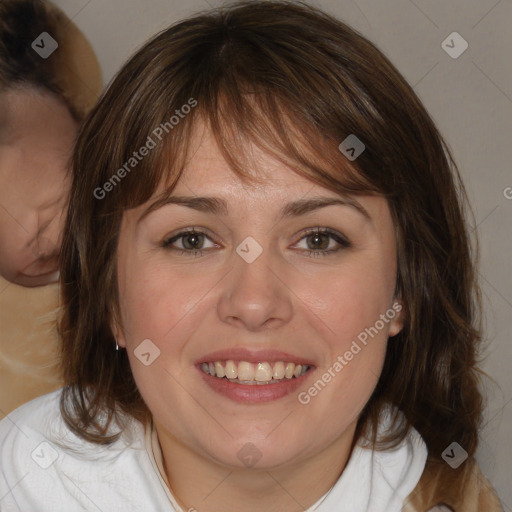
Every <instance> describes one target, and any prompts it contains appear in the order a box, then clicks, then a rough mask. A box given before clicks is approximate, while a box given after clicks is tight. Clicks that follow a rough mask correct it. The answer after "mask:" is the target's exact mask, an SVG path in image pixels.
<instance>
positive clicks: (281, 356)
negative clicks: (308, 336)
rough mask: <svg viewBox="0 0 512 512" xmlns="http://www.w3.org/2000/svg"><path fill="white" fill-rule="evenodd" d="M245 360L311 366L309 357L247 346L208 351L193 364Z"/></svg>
mask: <svg viewBox="0 0 512 512" xmlns="http://www.w3.org/2000/svg"><path fill="white" fill-rule="evenodd" d="M227 360H232V361H247V362H248V363H262V362H268V363H275V362H277V361H283V362H291V363H296V364H302V365H309V366H313V363H312V362H311V360H310V359H306V358H304V357H300V356H296V355H294V354H290V353H288V352H282V351H280V350H270V349H267V350H252V349H248V348H242V347H239V348H229V349H224V350H216V351H215V352H210V353H209V354H206V355H205V356H203V357H201V358H200V359H198V360H197V361H196V362H195V364H201V363H210V362H214V361H227Z"/></svg>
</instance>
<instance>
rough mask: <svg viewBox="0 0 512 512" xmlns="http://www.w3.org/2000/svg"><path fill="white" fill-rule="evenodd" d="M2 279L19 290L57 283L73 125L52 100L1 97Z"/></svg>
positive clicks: (28, 94)
mask: <svg viewBox="0 0 512 512" xmlns="http://www.w3.org/2000/svg"><path fill="white" fill-rule="evenodd" d="M0 120H1V121H0V125H1V126H0V184H1V186H0V275H2V276H3V277H4V278H6V279H8V280H9V281H12V282H14V283H16V284H19V285H22V286H41V285H45V284H48V283H50V282H54V281H56V280H57V278H58V260H59V252H60V242H61V235H62V227H63V222H64V218H65V208H66V206H67V202H68V192H69V187H70V178H69V176H68V172H67V165H68V160H69V157H70V156H71V151H72V148H73V143H74V139H75V136H76V132H77V128H78V126H77V123H76V122H75V121H74V119H73V118H72V116H71V114H70V112H69V110H68V108H67V107H66V106H65V105H64V104H63V103H62V102H61V101H59V100H58V99H56V98H55V97H54V96H53V95H51V94H49V93H41V92H37V91H35V90H26V89H15V90H14V89H11V90H7V91H4V92H2V93H0Z"/></svg>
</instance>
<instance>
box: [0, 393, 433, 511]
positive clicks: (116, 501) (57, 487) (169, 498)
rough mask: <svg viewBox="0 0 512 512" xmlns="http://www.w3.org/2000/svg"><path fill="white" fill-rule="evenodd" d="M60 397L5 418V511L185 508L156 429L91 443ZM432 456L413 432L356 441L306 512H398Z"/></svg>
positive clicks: (0, 469)
mask: <svg viewBox="0 0 512 512" xmlns="http://www.w3.org/2000/svg"><path fill="white" fill-rule="evenodd" d="M59 399H60V390H58V391H55V392H53V393H50V394H47V395H44V396H42V397H39V398H36V399H35V400H32V401H31V402H29V403H27V404H25V405H23V406H21V407H19V408H18V409H16V410H15V411H14V412H12V413H11V414H9V415H8V416H7V417H6V418H4V419H3V420H2V421H0V511H1V512H11V511H18V512H75V511H83V510H87V511H101V512H129V511H133V512H135V511H136V512H187V510H182V509H181V508H180V507H179V505H178V504H177V502H176V500H175V498H174V497H173V495H172V493H171V491H170V490H169V487H168V485H167V484H166V478H165V473H164V472H163V466H162V454H161V451H160V447H159V444H158V438H157V436H156V431H155V430H154V429H152V428H148V427H145V426H144V425H143V424H141V423H140V422H138V421H136V420H131V421H130V422H129V424H128V426H127V427H126V429H125V430H124V431H123V433H122V434H121V436H120V437H119V439H118V440H117V441H116V442H115V443H113V444H110V445H108V446H101V445H97V444H94V443H90V442H87V441H84V440H82V439H80V438H79V437H77V436H76V435H75V434H73V433H72V432H71V431H70V430H69V428H68V427H67V426H66V424H65V423H64V421H63V419H62V417H61V415H60V411H59ZM386 421H387V420H386V419H384V421H383V422H382V425H381V426H379V432H380V431H382V429H384V428H385V424H386ZM426 459H427V448H426V445H425V443H424V441H423V440H422V438H421V436H420V435H419V434H418V432H417V431H416V430H414V429H412V430H411V431H410V433H409V435H408V436H407V438H406V439H405V440H404V441H403V442H402V443H401V444H400V445H399V446H398V447H397V448H396V449H394V450H392V451H391V450H388V451H381V452H379V451H374V450H371V449H368V448H363V447H361V446H360V445H357V446H356V447H354V450H353V451H352V454H351V457H350V460H349V461H348V464H347V466H346V468H345V470H344V471H343V473H342V475H341V476H340V478H339V479H338V481H337V482H336V483H335V485H334V486H333V487H332V489H331V490H330V491H329V492H328V493H326V494H325V495H324V496H323V497H322V498H320V499H319V500H318V501H317V502H316V503H315V504H314V505H313V506H312V507H310V508H309V509H308V511H307V512H312V511H315V512H400V510H401V509H402V506H403V502H404V500H405V498H406V497H407V496H408V495H409V494H410V493H411V492H412V490H413V489H414V487H415V486H416V484H417V483H418V481H419V479H420V477H421V474H422V473H423V469H424V467H425V462H426ZM162 475H164V476H162ZM192 506H193V505H191V507H192ZM241 512H243V511H241Z"/></svg>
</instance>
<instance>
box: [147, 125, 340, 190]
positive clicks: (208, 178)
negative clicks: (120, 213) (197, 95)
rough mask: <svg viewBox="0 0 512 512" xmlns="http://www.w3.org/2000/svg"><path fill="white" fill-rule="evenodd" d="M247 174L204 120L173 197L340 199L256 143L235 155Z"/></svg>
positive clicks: (196, 129) (195, 133) (196, 131)
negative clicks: (312, 195)
mask: <svg viewBox="0 0 512 512" xmlns="http://www.w3.org/2000/svg"><path fill="white" fill-rule="evenodd" d="M235 157H236V159H237V160H238V161H239V163H240V165H241V166H242V167H243V171H244V172H245V173H246V174H247V175H249V176H250V178H249V180H245V179H242V178H241V177H240V176H238V175H237V173H235V172H234V170H233V169H232V168H231V166H230V164H229V163H228V162H227V161H226V159H225V157H224V155H223V153H222V151H221V149H220V148H219V146H218V144H217V141H216V139H215V137H214V135H213V133H212V131H211V130H210V129H209V127H208V126H207V125H206V124H205V123H203V122H202V121H198V122H197V123H196V125H195V126H194V128H193V131H192V136H191V139H190V145H189V152H188V157H187V159H186V161H185V165H184V168H183V172H182V174H181V176H180V179H179V180H178V182H177V184H176V186H175V188H174V189H173V192H172V194H173V195H191V194H194V193H197V194H199V193H201V194H202V195H207V194H206V193H208V195H214V192H215V195H217V194H218V195H233V194H239V193H240V190H241V189H242V191H243V193H244V195H248V196H250V195H259V194H262V193H264V194H265V195H266V196H277V195H282V194H287V193H288V194H290V193H292V192H293V195H296V194H306V193H307V192H308V191H315V190H316V191H323V192H325V193H326V194H327V195H332V196H336V195H337V194H335V193H334V192H332V191H328V190H327V189H325V188H324V187H322V186H320V185H319V184H316V183H314V182H313V181H312V180H310V179H307V178H306V177H304V176H301V175H300V174H299V173H297V172H295V171H294V170H293V169H292V168H291V167H289V166H287V165H285V164H284V163H283V162H281V161H279V160H278V159H277V158H276V157H275V156H273V155H271V154H270V153H268V152H265V151H263V150H262V149H261V148H259V147H258V146H257V145H256V144H255V143H253V142H251V141H248V140H245V141H243V142H241V141H239V142H238V150H237V152H236V155H235ZM165 189H166V185H165V184H161V185H160V186H159V187H158V189H157V190H156V191H155V195H159V194H161V193H163V192H164V191H165Z"/></svg>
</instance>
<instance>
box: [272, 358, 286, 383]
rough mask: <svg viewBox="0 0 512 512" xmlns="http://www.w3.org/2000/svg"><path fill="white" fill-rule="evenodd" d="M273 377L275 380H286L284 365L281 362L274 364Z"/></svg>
mask: <svg viewBox="0 0 512 512" xmlns="http://www.w3.org/2000/svg"><path fill="white" fill-rule="evenodd" d="M272 377H273V378H274V379H275V380H281V379H283V378H284V363H282V362H281V361H279V362H277V363H274V372H273V374H272Z"/></svg>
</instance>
